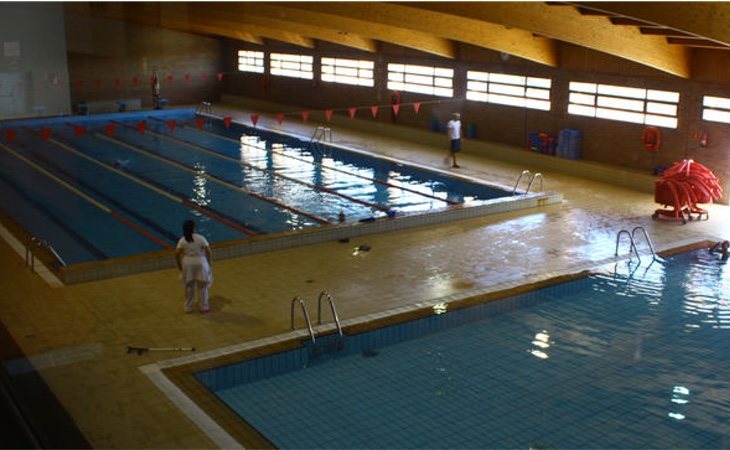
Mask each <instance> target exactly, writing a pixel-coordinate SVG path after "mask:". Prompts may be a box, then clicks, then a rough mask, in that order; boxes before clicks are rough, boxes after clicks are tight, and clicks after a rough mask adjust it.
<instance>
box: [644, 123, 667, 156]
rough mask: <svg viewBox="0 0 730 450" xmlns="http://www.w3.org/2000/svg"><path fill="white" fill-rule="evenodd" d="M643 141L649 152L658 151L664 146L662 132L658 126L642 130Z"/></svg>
mask: <svg viewBox="0 0 730 450" xmlns="http://www.w3.org/2000/svg"><path fill="white" fill-rule="evenodd" d="M641 143H642V144H644V148H645V149H646V151H647V152H652V153H654V152H656V151H657V150H659V148H661V146H662V132H661V131H659V128H657V127H644V130H643V131H642V132H641Z"/></svg>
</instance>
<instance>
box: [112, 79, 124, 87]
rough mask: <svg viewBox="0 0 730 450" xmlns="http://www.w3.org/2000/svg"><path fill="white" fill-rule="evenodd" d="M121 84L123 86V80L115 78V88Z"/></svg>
mask: <svg viewBox="0 0 730 450" xmlns="http://www.w3.org/2000/svg"><path fill="white" fill-rule="evenodd" d="M120 84H122V80H120V79H119V78H115V79H114V86H117V87H119V85H120Z"/></svg>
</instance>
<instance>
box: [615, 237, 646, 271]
mask: <svg viewBox="0 0 730 450" xmlns="http://www.w3.org/2000/svg"><path fill="white" fill-rule="evenodd" d="M624 233H626V236H628V237H629V242H630V243H631V247H630V248H629V255H631V251H632V250H633V251H634V254H635V255H636V258H637V259H638V260H639V264H641V257H640V256H639V252H638V250H636V243H635V242H634V237H633V236H632V235H631V233H629V231H628V230H621V231H619V232H618V234H617V235H616V254H615V255H614V256H618V244H619V239H621V235H622V234H624Z"/></svg>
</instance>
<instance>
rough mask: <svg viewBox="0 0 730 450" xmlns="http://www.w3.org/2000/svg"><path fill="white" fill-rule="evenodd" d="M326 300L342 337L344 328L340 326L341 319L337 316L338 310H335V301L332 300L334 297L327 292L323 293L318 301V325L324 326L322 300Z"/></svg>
mask: <svg viewBox="0 0 730 450" xmlns="http://www.w3.org/2000/svg"><path fill="white" fill-rule="evenodd" d="M323 298H326V299H327V302H329V304H330V310H331V311H332V318H333V319H334V321H335V325H337V333H338V334H339V335H340V336H342V326H341V325H340V318H339V316H338V315H337V309H336V308H335V301H334V300H332V296H331V295H330V294H329V292H327V291H322V292H321V293H320V294H319V298H318V299H317V325H322V299H323Z"/></svg>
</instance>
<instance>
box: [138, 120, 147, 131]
mask: <svg viewBox="0 0 730 450" xmlns="http://www.w3.org/2000/svg"><path fill="white" fill-rule="evenodd" d="M146 129H147V122H144V121H142V122H139V123H138V124H137V131H139V134H144V130H146Z"/></svg>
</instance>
